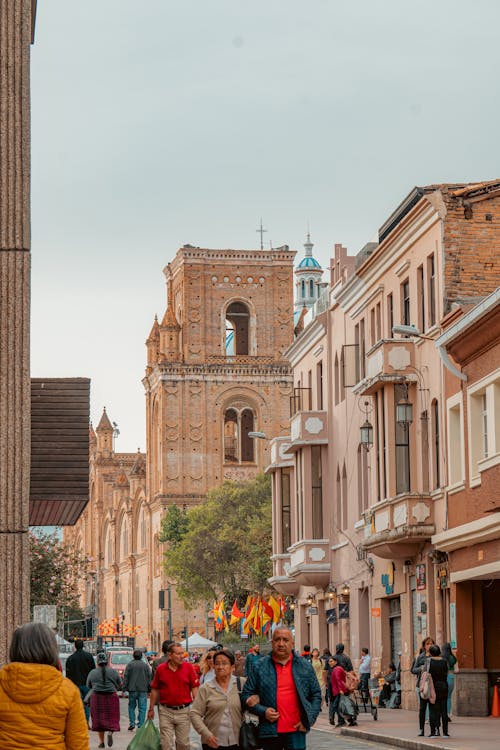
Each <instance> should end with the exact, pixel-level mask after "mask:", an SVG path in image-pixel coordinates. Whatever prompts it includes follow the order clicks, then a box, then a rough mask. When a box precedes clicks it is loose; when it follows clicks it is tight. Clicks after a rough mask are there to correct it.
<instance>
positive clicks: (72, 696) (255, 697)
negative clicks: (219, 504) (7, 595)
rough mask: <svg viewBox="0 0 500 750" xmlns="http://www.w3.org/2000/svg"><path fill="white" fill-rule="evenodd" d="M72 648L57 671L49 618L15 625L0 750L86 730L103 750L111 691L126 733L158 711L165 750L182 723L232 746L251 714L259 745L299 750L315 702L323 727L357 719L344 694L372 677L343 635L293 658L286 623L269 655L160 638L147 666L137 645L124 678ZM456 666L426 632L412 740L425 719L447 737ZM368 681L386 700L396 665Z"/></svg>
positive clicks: (74, 744)
mask: <svg viewBox="0 0 500 750" xmlns="http://www.w3.org/2000/svg"><path fill="white" fill-rule="evenodd" d="M74 646H75V651H74V653H73V654H72V655H71V656H70V657H69V658H68V659H67V662H66V678H65V677H63V675H62V672H61V665H60V662H59V655H58V649H57V644H56V640H55V637H54V634H53V632H52V631H51V630H50V629H49V628H48V627H47V626H46V625H43V624H41V623H28V624H26V625H23V626H21V627H20V628H18V629H17V630H16V631H15V632H14V634H13V638H12V642H11V646H10V653H9V657H10V663H9V664H7V665H6V666H5V667H3V668H2V669H1V670H0V750H7V748H8V749H9V750H10V749H11V748H14V749H15V748H17V749H18V750H24V749H26V750H27V748H31V747H46V748H51V750H52V749H53V750H68V749H71V750H88V741H89V735H88V732H89V729H91V731H92V732H96V733H97V735H98V742H99V744H98V748H104V747H105V743H106V744H107V746H108V747H112V746H113V743H114V739H113V735H114V733H115V732H118V731H120V706H119V693H120V692H121V693H122V695H123V694H128V714H129V726H128V729H129V731H131V732H133V731H135V729H136V728H137V729H140V728H141V727H142V726H143V725H144V723H145V720H146V717H147V718H148V719H153V718H155V716H156V715H157V716H158V721H159V727H160V743H161V748H162V750H171V748H172V747H173V746H174V744H175V747H176V748H177V750H189V747H190V741H189V733H190V730H191V727H193V728H194V729H195V730H196V732H198V734H199V735H200V738H201V742H202V746H203V750H209V749H211V750H215V749H216V748H223V749H224V750H239V748H240V744H241V739H240V731H241V727H242V726H245V722H246V721H248V717H249V716H250V715H253V717H254V719H253V726H255V727H256V728H257V729H256V731H257V733H258V738H257V739H256V740H255V742H256V743H257V745H256V746H258V747H259V748H262V750H305V746H306V735H307V732H308V731H309V730H310V728H311V727H312V726H313V724H314V722H315V721H316V719H317V717H318V714H319V712H320V711H321V710H322V706H327V707H328V714H329V720H330V723H331V724H333V725H336V726H343V725H345V724H346V723H349V724H350V725H351V726H352V725H355V724H356V715H357V711H356V710H354V709H355V708H356V706H355V704H354V702H353V701H352V700H351V696H352V694H353V692H354V691H355V690H358V691H359V694H360V695H361V697H362V698H363V699H364V698H366V697H367V696H368V700H370V698H369V694H370V685H371V684H372V683H373V681H374V680H373V679H371V671H372V670H371V666H372V663H371V656H370V653H369V649H368V648H366V647H363V648H362V649H361V652H360V658H359V676H358V675H357V674H356V673H355V672H354V669H353V663H352V661H351V659H350V657H349V655H348V654H346V653H345V649H344V645H343V644H342V643H339V644H337V646H336V649H335V653H334V654H332V653H331V652H330V651H329V649H324V650H323V653H322V654H321V655H320V652H319V650H318V649H317V648H311V647H310V645H309V644H306V645H304V646H303V648H302V651H301V652H300V655H299V653H298V651H297V650H296V649H295V646H294V640H293V634H292V632H291V630H290V629H289V628H287V627H283V626H278V627H277V628H276V629H275V630H274V633H273V635H272V640H271V652H270V653H269V654H267V655H263V654H262V653H261V649H260V645H259V644H254V645H253V646H252V647H251V648H250V649H249V651H248V654H247V655H246V657H244V656H243V654H242V653H241V651H236V652H235V653H233V652H232V651H230V650H229V649H227V648H222V646H214V647H213V648H210V649H209V650H208V651H207V652H206V653H205V654H204V655H203V656H201V657H199V656H197V657H196V658H195V659H194V660H193V661H194V662H195V663H192V662H191V661H190V660H189V658H187V657H188V655H187V654H186V653H185V652H184V649H183V648H182V646H181V645H180V644H179V643H176V642H174V641H171V640H167V641H164V642H163V644H162V649H161V655H160V656H159V657H158V658H155V659H153V660H152V663H151V664H150V665H149V664H148V663H147V662H146V661H145V659H144V658H143V657H144V654H143V651H142V650H140V649H136V650H134V652H133V658H132V660H131V661H130V662H129V663H128V664H127V667H126V669H125V672H124V674H123V679H122V678H121V677H120V675H119V673H118V672H117V671H116V670H115V669H113V668H112V667H110V665H109V663H108V654H107V653H105V652H100V653H98V654H97V656H96V659H95V661H94V657H93V656H92V655H91V654H90V653H88V652H87V651H85V649H84V644H83V641H81V640H76V641H75V642H74ZM455 664H456V656H455V654H454V653H453V650H452V648H451V646H450V644H449V643H447V644H444V646H443V648H442V649H440V648H439V646H437V645H436V644H435V643H434V640H433V639H432V638H430V637H428V638H425V639H424V641H423V642H422V647H421V649H420V652H419V653H418V654H417V656H416V657H415V659H414V661H413V664H412V667H411V672H412V673H413V674H414V675H415V676H416V691H417V696H418V701H419V712H418V718H419V736H424V733H425V722H426V721H427V720H428V721H429V724H430V735H429V736H430V737H438V736H439V733H440V730H441V729H442V732H443V736H445V737H448V736H449V733H448V725H449V722H450V721H451V694H452V691H453V686H454V667H455ZM375 681H376V682H379V683H380V685H381V700H382V701H384V700H385V705H389V706H391V703H393V702H394V697H395V696H397V693H398V691H399V694H400V691H401V685H400V682H401V677H400V665H398V666H397V667H396V665H394V664H392V663H391V664H390V665H389V668H388V669H387V670H386V672H385V673H384V675H382V676H380V675H375ZM148 695H149V696H150V698H149V707H148V704H147V699H148ZM42 704H43V708H42ZM350 705H351V708H352V710H351V709H350V708H349V706H350ZM398 705H399V704H398ZM394 707H397V706H396V705H395V706H394ZM145 729H146V727H145Z"/></svg>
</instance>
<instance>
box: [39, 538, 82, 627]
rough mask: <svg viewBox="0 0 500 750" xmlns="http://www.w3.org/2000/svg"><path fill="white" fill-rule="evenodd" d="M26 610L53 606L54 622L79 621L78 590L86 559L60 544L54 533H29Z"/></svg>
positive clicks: (80, 610) (80, 614)
mask: <svg viewBox="0 0 500 750" xmlns="http://www.w3.org/2000/svg"><path fill="white" fill-rule="evenodd" d="M29 541H30V577H31V589H30V608H31V612H33V607H34V606H35V605H36V604H55V605H56V606H57V619H58V620H60V619H67V620H77V619H81V618H83V612H82V609H81V607H80V601H79V599H80V586H81V583H82V581H83V580H85V577H86V575H87V561H86V558H85V557H84V556H83V555H82V554H81V552H79V551H78V550H75V549H74V548H73V547H72V546H70V545H68V544H64V543H63V542H62V541H61V540H60V539H59V538H58V535H57V533H54V534H47V533H44V532H36V533H35V532H33V531H30V533H29Z"/></svg>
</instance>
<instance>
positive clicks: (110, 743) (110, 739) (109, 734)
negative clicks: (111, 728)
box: [108, 732, 113, 747]
mask: <svg viewBox="0 0 500 750" xmlns="http://www.w3.org/2000/svg"><path fill="white" fill-rule="evenodd" d="M112 746H113V732H108V747H112Z"/></svg>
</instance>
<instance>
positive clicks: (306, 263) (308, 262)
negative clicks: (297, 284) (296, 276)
mask: <svg viewBox="0 0 500 750" xmlns="http://www.w3.org/2000/svg"><path fill="white" fill-rule="evenodd" d="M304 268H319V269H320V270H321V266H320V264H319V263H318V261H317V260H316V258H313V257H312V255H310V256H307V255H306V257H305V258H302V260H301V261H300V263H299V265H298V266H297V271H299V270H300V269H304Z"/></svg>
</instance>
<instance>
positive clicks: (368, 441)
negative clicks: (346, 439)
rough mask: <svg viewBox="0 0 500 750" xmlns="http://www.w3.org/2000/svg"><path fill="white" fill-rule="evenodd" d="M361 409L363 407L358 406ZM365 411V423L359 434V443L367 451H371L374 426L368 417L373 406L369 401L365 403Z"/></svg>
mask: <svg viewBox="0 0 500 750" xmlns="http://www.w3.org/2000/svg"><path fill="white" fill-rule="evenodd" d="M358 405H359V407H360V408H361V405H360V404H358ZM363 411H364V413H365V421H364V422H363V424H362V425H361V427H360V429H359V432H360V436H359V442H360V443H361V445H362V446H363V448H365V449H366V450H370V448H371V447H372V445H373V425H372V424H371V422H370V420H369V419H368V415H369V413H370V412H371V404H370V402H369V401H364V403H363Z"/></svg>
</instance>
